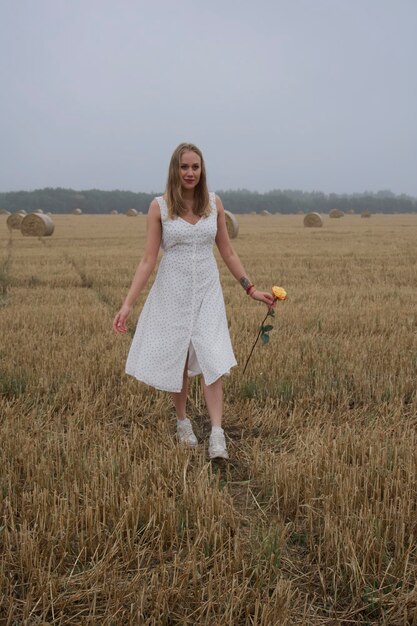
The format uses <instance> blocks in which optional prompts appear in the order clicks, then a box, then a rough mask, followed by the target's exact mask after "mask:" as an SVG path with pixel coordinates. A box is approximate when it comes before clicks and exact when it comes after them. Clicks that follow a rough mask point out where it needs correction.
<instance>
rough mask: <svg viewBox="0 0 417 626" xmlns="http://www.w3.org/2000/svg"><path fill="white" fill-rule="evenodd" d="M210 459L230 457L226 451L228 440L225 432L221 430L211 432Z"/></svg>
mask: <svg viewBox="0 0 417 626" xmlns="http://www.w3.org/2000/svg"><path fill="white" fill-rule="evenodd" d="M209 457H210V459H228V458H229V455H228V453H227V450H226V440H225V438H224V431H223V429H222V428H219V429H217V428H216V430H214V431H212V432H211V435H210V440H209Z"/></svg>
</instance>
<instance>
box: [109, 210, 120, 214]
mask: <svg viewBox="0 0 417 626" xmlns="http://www.w3.org/2000/svg"><path fill="white" fill-rule="evenodd" d="M118 214H119V211H116V209H113V211H110V215H118Z"/></svg>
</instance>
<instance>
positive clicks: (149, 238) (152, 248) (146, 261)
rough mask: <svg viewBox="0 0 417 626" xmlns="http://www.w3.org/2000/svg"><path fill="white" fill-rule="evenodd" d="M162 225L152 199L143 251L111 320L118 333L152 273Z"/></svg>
mask: <svg viewBox="0 0 417 626" xmlns="http://www.w3.org/2000/svg"><path fill="white" fill-rule="evenodd" d="M161 237H162V226H161V213H160V210H159V205H158V201H157V200H152V202H151V204H150V206H149V211H148V217H147V227H146V242H145V251H144V253H143V256H142V259H141V260H140V263H139V265H138V267H137V269H136V272H135V275H134V277H133V280H132V284H131V286H130V289H129V291H128V293H127V296H126V298H125V301H124V302H123V305H122V308H121V309H120V311H119V312H118V313H117V314H116V317H115V318H114V320H113V330H115V331H116V332H119V333H125V332H127V326H126V320H127V318H128V317H129V315H130V312H131V311H132V308H133V305H134V304H135V302H136V300H137V299H138V297H139V295H140V293H141V291H142V289H143V288H144V287H145V285H146V283H147V282H148V279H149V276H150V275H151V274H152V272H153V270H154V268H155V265H156V261H157V259H158V252H159V248H160V245H161Z"/></svg>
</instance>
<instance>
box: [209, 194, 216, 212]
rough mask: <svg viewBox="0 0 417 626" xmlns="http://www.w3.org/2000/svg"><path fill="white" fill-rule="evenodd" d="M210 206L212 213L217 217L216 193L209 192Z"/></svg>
mask: <svg viewBox="0 0 417 626" xmlns="http://www.w3.org/2000/svg"><path fill="white" fill-rule="evenodd" d="M209 204H210V208H211V210H212V212H213V213H214V214H215V215H216V213H217V206H216V193H215V192H214V191H209Z"/></svg>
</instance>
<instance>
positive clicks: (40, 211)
mask: <svg viewBox="0 0 417 626" xmlns="http://www.w3.org/2000/svg"><path fill="white" fill-rule="evenodd" d="M33 213H43V210H42V209H35V210H34V211H33ZM25 214H26V211H25Z"/></svg>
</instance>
